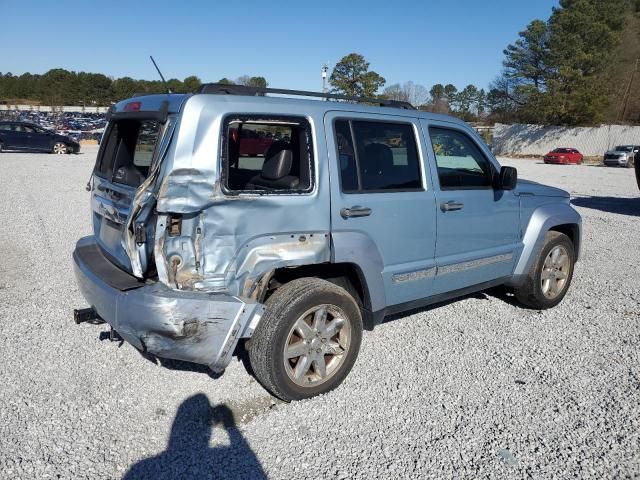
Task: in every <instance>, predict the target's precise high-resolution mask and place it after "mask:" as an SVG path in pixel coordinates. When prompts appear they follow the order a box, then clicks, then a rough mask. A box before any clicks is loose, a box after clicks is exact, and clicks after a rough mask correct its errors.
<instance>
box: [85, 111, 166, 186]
mask: <svg viewBox="0 0 640 480" xmlns="http://www.w3.org/2000/svg"><path fill="white" fill-rule="evenodd" d="M159 136H160V123H159V122H157V121H155V120H118V121H116V122H113V123H112V124H111V125H110V127H109V131H108V132H107V135H106V136H105V138H104V139H103V146H102V149H101V156H100V158H99V159H98V164H97V167H96V173H97V174H98V175H100V176H102V177H105V178H107V179H108V180H110V181H112V182H114V183H121V184H124V185H130V186H133V187H137V186H138V185H140V184H141V183H142V182H143V181H144V180H145V178H147V175H148V174H149V168H150V166H151V162H152V159H153V154H154V151H155V148H156V144H157V142H158V137H159Z"/></svg>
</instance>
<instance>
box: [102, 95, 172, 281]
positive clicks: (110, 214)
mask: <svg viewBox="0 0 640 480" xmlns="http://www.w3.org/2000/svg"><path fill="white" fill-rule="evenodd" d="M179 97H183V98H184V96H182V95H181V96H179ZM167 98H168V97H167V95H162V96H150V97H140V98H139V99H132V100H130V101H125V102H121V103H119V104H117V105H115V108H114V109H113V110H112V112H111V113H110V115H109V123H108V125H107V128H106V130H105V134H104V136H103V138H102V141H101V145H100V150H99V152H98V157H97V159H96V165H95V168H94V172H93V183H92V188H91V209H92V222H93V232H94V236H95V238H96V241H97V243H98V245H99V246H100V248H101V249H102V250H103V252H104V253H105V254H106V256H107V257H109V258H110V259H111V261H112V262H114V263H115V264H116V265H118V266H119V267H120V268H122V269H123V270H126V271H128V272H130V273H133V274H134V275H136V276H137V277H141V278H142V277H145V276H150V275H153V273H154V272H153V268H151V265H152V264H153V262H152V261H151V260H152V255H153V240H154V237H155V214H154V206H155V197H154V193H155V192H154V188H155V185H156V180H157V177H158V172H159V168H160V163H161V160H162V158H163V157H164V154H165V153H166V150H167V147H168V145H169V140H170V138H171V135H172V132H173V127H174V125H175V118H176V116H175V115H172V114H171V113H172V112H171V110H172V109H171V108H170V107H171V106H173V107H174V108H173V110H175V111H177V110H178V109H179V108H180V104H181V103H182V102H178V103H177V105H176V101H175V100H177V99H171V100H173V101H171V102H170V101H169V100H167ZM171 104H173V105H171Z"/></svg>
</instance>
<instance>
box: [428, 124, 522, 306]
mask: <svg viewBox="0 0 640 480" xmlns="http://www.w3.org/2000/svg"><path fill="white" fill-rule="evenodd" d="M421 123H422V128H423V131H424V134H425V137H426V138H427V139H428V140H429V141H430V142H431V148H430V149H429V150H430V152H429V153H430V163H431V165H432V171H433V172H434V177H435V178H434V183H435V184H436V187H435V193H436V202H437V230H438V239H437V243H436V252H435V254H436V261H437V264H438V271H437V275H436V277H435V280H434V293H435V294H437V293H444V292H451V291H454V290H458V289H461V288H465V287H469V286H472V285H478V284H481V283H484V282H487V281H491V280H495V279H499V278H503V277H507V276H510V275H511V274H512V272H513V268H514V265H515V261H516V259H517V257H518V255H519V253H520V251H521V249H522V241H521V239H520V224H519V218H520V216H519V200H518V197H516V196H515V195H514V193H513V191H510V190H496V189H494V188H493V178H494V175H496V172H497V171H498V170H499V165H497V163H496V162H494V161H493V160H492V159H491V158H490V153H489V152H488V151H487V149H486V147H485V146H483V145H482V143H481V141H480V140H479V138H478V137H477V136H476V134H475V133H473V132H472V131H471V130H470V129H466V128H464V127H461V126H459V125H458V124H453V123H448V122H433V121H427V120H422V121H421Z"/></svg>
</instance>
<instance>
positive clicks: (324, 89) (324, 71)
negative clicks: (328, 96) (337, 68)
mask: <svg viewBox="0 0 640 480" xmlns="http://www.w3.org/2000/svg"><path fill="white" fill-rule="evenodd" d="M328 71H329V65H327V64H326V63H325V64H324V65H323V66H322V93H327V72H328Z"/></svg>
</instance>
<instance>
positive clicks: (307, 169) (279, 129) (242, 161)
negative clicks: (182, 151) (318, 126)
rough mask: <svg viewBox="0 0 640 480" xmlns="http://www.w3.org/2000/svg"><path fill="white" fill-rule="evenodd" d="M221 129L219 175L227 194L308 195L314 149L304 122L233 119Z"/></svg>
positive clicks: (260, 118)
mask: <svg viewBox="0 0 640 480" xmlns="http://www.w3.org/2000/svg"><path fill="white" fill-rule="evenodd" d="M223 128H224V139H223V152H222V171H223V176H224V187H225V190H226V191H227V192H259V193H300V192H309V191H311V189H312V187H313V175H312V166H313V148H312V140H311V126H310V125H309V122H308V121H307V120H306V119H304V118H298V117H278V118H265V117H257V116H244V115H243V116H233V117H228V118H227V120H226V121H225V124H224V127H223Z"/></svg>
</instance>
